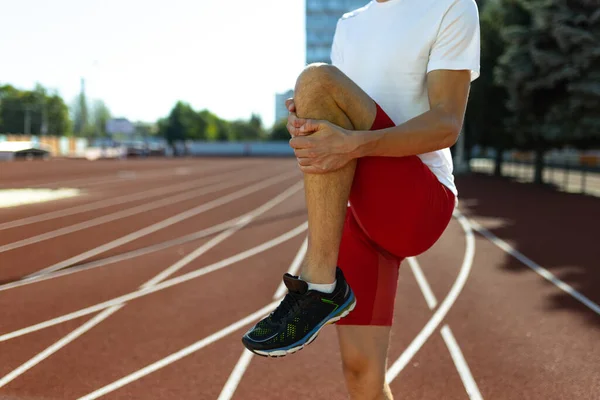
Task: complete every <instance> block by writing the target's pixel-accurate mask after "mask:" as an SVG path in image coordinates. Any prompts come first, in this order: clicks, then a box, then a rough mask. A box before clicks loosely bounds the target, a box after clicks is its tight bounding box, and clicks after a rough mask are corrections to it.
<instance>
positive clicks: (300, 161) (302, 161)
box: [297, 157, 312, 167]
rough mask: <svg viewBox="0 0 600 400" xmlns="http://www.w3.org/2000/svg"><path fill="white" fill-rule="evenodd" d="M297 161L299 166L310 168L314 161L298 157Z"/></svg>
mask: <svg viewBox="0 0 600 400" xmlns="http://www.w3.org/2000/svg"><path fill="white" fill-rule="evenodd" d="M297 160H298V165H300V166H301V167H308V166H310V164H311V163H312V160H311V159H310V158H304V157H298V158H297Z"/></svg>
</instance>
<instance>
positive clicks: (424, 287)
mask: <svg viewBox="0 0 600 400" xmlns="http://www.w3.org/2000/svg"><path fill="white" fill-rule="evenodd" d="M407 260H408V262H409V264H410V267H411V269H412V271H413V274H414V275H415V278H416V279H417V282H418V284H419V287H420V288H421V292H422V293H423V297H424V298H425V301H426V302H427V305H428V306H429V309H430V310H433V309H434V308H435V307H436V306H437V300H436V298H435V296H434V294H433V291H432V290H431V286H429V282H427V278H425V274H423V270H422V269H421V266H420V265H419V263H418V261H417V260H416V258H414V257H411V258H408V259H407ZM441 334H442V337H443V339H444V342H446V347H447V348H448V351H449V352H450V356H451V357H452V361H454V365H455V366H456V370H457V371H458V374H459V375H460V378H461V380H462V382H463V385H464V387H465V390H466V391H467V394H468V395H469V398H470V399H471V400H483V398H482V397H481V393H480V392H479V388H478V387H477V383H476V382H475V379H474V378H473V375H471V370H470V369H469V366H468V365H467V361H466V360H465V358H464V357H463V354H462V351H461V350H460V347H459V346H458V343H456V340H455V339H454V335H452V331H451V330H450V327H449V326H448V325H444V326H443V327H442V329H441Z"/></svg>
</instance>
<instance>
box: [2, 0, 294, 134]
mask: <svg viewBox="0 0 600 400" xmlns="http://www.w3.org/2000/svg"><path fill="white" fill-rule="evenodd" d="M0 15H1V16H2V23H0V84H7V83H8V84H12V85H14V86H17V87H18V88H20V89H33V87H34V85H35V84H36V82H39V83H40V84H42V85H43V86H45V87H47V88H50V89H55V90H57V91H58V92H59V94H60V95H61V96H62V97H63V98H64V99H65V101H66V102H67V104H71V103H72V101H73V99H74V98H75V96H77V94H78V93H79V90H80V78H81V77H84V78H85V84H86V95H87V96H88V98H89V99H101V100H103V101H104V102H105V103H106V105H107V106H108V108H109V109H110V110H111V113H112V114H113V116H115V117H125V118H128V119H130V120H132V121H146V122H154V121H156V120H157V119H158V118H161V117H164V116H166V115H167V114H168V113H169V111H170V109H171V108H172V106H173V105H174V104H175V102H176V101H177V100H182V101H185V102H188V103H190V104H191V105H192V107H194V108H195V109H205V108H206V109H209V110H210V111H212V112H214V113H215V114H217V115H219V116H220V117H222V118H225V119H229V120H233V119H238V118H244V119H247V118H249V117H250V115H251V114H252V113H257V114H259V115H260V116H261V117H262V118H263V122H264V123H265V125H266V126H270V125H271V124H272V123H273V120H274V114H275V93H277V92H283V91H285V90H288V89H290V88H292V87H293V85H294V82H295V78H296V76H297V75H298V74H299V73H300V72H301V71H302V68H303V67H304V61H305V32H304V26H305V25H304V0H251V1H250V0H0Z"/></svg>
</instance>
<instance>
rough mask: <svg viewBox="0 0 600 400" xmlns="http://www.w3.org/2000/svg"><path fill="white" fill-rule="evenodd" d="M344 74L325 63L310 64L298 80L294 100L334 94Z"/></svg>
mask: <svg viewBox="0 0 600 400" xmlns="http://www.w3.org/2000/svg"><path fill="white" fill-rule="evenodd" d="M341 73H342V72H341V71H340V70H339V69H338V68H337V67H334V66H333V65H330V64H324V63H315V64H310V65H308V66H306V68H304V71H302V73H301V74H300V76H298V79H297V80H296V88H295V90H294V99H295V100H296V102H298V100H299V98H300V99H301V98H305V97H315V96H323V95H327V94H330V93H332V92H333V91H334V90H335V87H336V85H338V84H339V76H340V74H341Z"/></svg>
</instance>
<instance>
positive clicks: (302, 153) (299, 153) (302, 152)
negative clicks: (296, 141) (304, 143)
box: [294, 149, 314, 158]
mask: <svg viewBox="0 0 600 400" xmlns="http://www.w3.org/2000/svg"><path fill="white" fill-rule="evenodd" d="M294 154H295V155H296V158H312V157H314V156H313V154H312V152H311V151H310V150H308V149H295V150H294Z"/></svg>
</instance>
